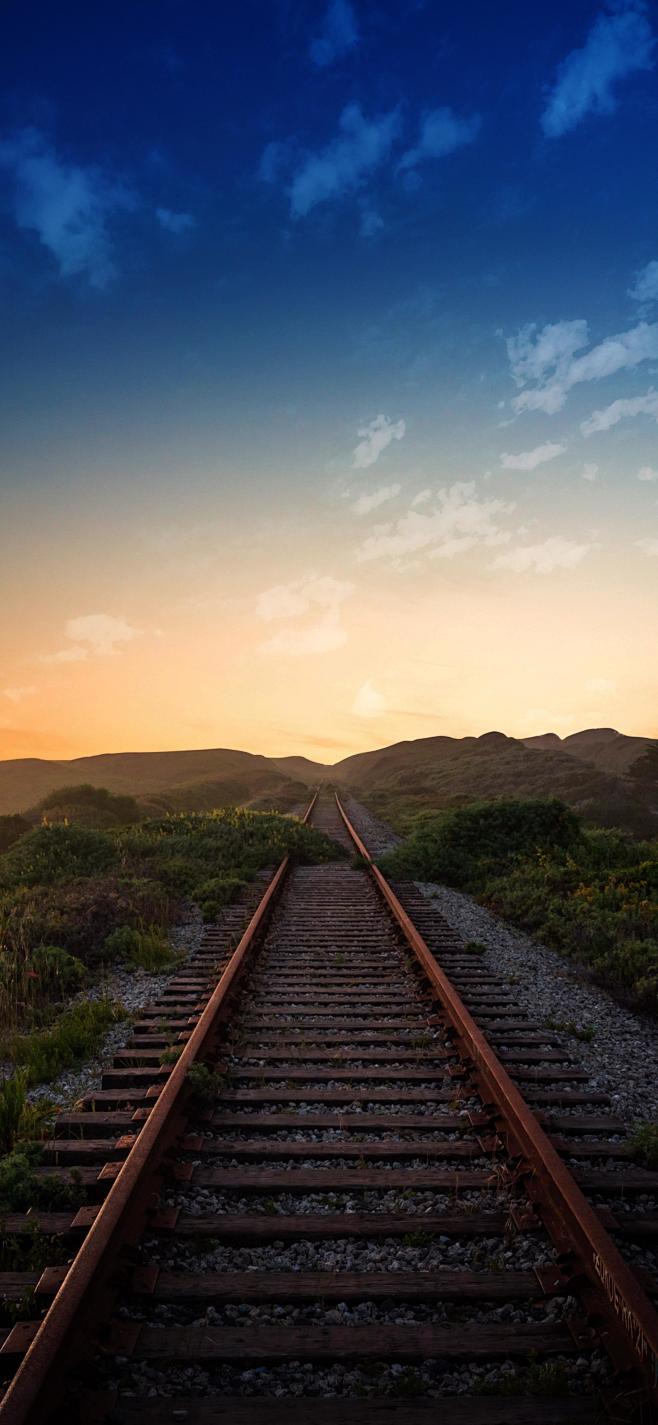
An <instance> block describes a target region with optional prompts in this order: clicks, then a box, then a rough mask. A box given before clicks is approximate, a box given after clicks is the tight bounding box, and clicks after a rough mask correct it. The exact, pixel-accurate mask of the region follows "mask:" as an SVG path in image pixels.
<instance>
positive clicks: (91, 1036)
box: [10, 999, 125, 1086]
mask: <svg viewBox="0 0 658 1425" xmlns="http://www.w3.org/2000/svg"><path fill="white" fill-rule="evenodd" d="M123 1018H125V1011H124V1010H123V1009H122V1008H121V1006H120V1005H117V1004H114V1003H113V1002H112V1000H107V999H97V1000H80V1001H78V1002H77V1003H76V1004H74V1005H72V1006H71V1008H70V1009H68V1010H66V1012H65V1013H64V1014H62V1015H61V1016H60V1018H59V1019H58V1020H57V1021H56V1023H55V1024H54V1025H53V1026H52V1028H51V1029H39V1030H36V1031H35V1033H33V1034H20V1035H17V1036H16V1038H15V1039H14V1040H13V1041H12V1044H11V1048H10V1052H11V1057H12V1059H13V1061H14V1063H16V1064H19V1065H21V1066H24V1068H25V1071H26V1083H27V1084H28V1086H31V1085H33V1084H47V1083H51V1082H52V1080H53V1079H56V1078H57V1076H58V1074H60V1073H61V1072H62V1070H63V1069H70V1068H73V1066H74V1065H75V1064H79V1063H81V1061H82V1060H83V1059H87V1058H88V1057H89V1055H90V1054H93V1052H94V1050H95V1049H97V1048H98V1046H99V1044H100V1043H102V1040H103V1038H104V1037H105V1034H106V1031H107V1030H108V1029H109V1028H110V1026H111V1025H112V1024H116V1023H117V1021H118V1020H120V1019H123Z"/></svg>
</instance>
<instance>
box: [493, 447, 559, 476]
mask: <svg viewBox="0 0 658 1425" xmlns="http://www.w3.org/2000/svg"><path fill="white" fill-rule="evenodd" d="M566 448H567V447H566V445H562V444H559V443H558V442H557V441H554V440H547V441H545V442H544V444H543V445H536V446H535V448H534V450H521V451H519V453H518V455H509V454H504V455H501V457H500V463H501V465H502V466H503V468H504V469H505V470H536V469H537V466H538V465H546V463H547V461H549V460H555V459H556V457H557V456H558V455H564V452H565V450H566Z"/></svg>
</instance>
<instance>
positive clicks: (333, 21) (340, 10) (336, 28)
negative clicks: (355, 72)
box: [309, 0, 359, 69]
mask: <svg viewBox="0 0 658 1425" xmlns="http://www.w3.org/2000/svg"><path fill="white" fill-rule="evenodd" d="M358 43H359V31H358V29H357V24H356V15H355V14H354V9H353V6H352V5H350V4H349V0H331V4H330V5H329V6H328V7H327V10H326V11H325V16H324V19H323V21H322V25H321V27H320V30H319V33H318V34H317V35H316V36H315V38H314V39H312V40H311V43H310V45H309V54H310V56H311V59H312V61H313V64H314V65H315V66H316V67H317V68H318V69H326V68H327V66H328V65H330V64H334V63H335V61H336V60H337V59H342V57H343V55H344V54H348V53H349V51H350V50H351V49H354V47H355V45H357V44H358Z"/></svg>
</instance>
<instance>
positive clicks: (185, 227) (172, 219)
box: [155, 208, 196, 237]
mask: <svg viewBox="0 0 658 1425" xmlns="http://www.w3.org/2000/svg"><path fill="white" fill-rule="evenodd" d="M155 216H156V218H157V220H158V222H159V224H160V227H161V228H164V230H165V232H167V233H174V235H175V236H176V237H180V235H181V233H187V232H189V231H190V228H195V227H196V218H193V217H192V214H191V213H174V212H173V211H172V209H171V208H156V210H155Z"/></svg>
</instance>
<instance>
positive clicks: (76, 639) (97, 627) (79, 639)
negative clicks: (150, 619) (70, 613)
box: [41, 614, 144, 663]
mask: <svg viewBox="0 0 658 1425" xmlns="http://www.w3.org/2000/svg"><path fill="white" fill-rule="evenodd" d="M143 632H144V630H143V629H141V628H135V627H134V625H133V624H130V623H128V622H127V620H126V619H123V618H114V617H113V616H112V615H111V614H83V615H82V617H80V618H71V619H69V620H68V622H67V623H66V625H65V627H64V635H65V637H66V638H67V639H70V643H69V644H68V645H65V647H64V648H60V649H59V650H58V651H57V652H56V653H44V654H43V655H42V657H41V662H42V663H82V662H84V661H85V659H87V658H89V657H91V656H97V657H101V658H108V657H111V656H112V655H113V654H116V653H118V652H119V651H120V649H121V647H122V645H123V644H126V643H131V642H132V641H133V639H135V638H139V637H141V635H142V634H143Z"/></svg>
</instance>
